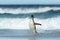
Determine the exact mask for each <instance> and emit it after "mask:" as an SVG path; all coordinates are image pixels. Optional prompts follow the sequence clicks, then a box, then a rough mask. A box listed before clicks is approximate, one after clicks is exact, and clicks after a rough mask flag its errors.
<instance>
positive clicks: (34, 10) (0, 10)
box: [0, 7, 60, 14]
mask: <svg viewBox="0 0 60 40" xmlns="http://www.w3.org/2000/svg"><path fill="white" fill-rule="evenodd" d="M50 10H54V11H56V10H60V7H42V8H41V7H39V8H23V9H22V8H17V9H13V8H0V13H2V14H3V13H12V14H21V13H25V14H26V13H41V12H47V11H50Z"/></svg>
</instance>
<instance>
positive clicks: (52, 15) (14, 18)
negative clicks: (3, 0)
mask: <svg viewBox="0 0 60 40" xmlns="http://www.w3.org/2000/svg"><path fill="white" fill-rule="evenodd" d="M31 15H34V21H35V22H38V23H41V24H42V26H37V27H38V28H37V31H38V34H36V35H33V34H32V33H31V31H30V29H29V20H30V18H31ZM0 40H60V5H0Z"/></svg>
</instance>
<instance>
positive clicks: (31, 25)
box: [29, 15, 41, 34]
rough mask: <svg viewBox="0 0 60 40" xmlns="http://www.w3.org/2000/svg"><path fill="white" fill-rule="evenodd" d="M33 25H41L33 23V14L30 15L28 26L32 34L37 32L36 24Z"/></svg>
mask: <svg viewBox="0 0 60 40" xmlns="http://www.w3.org/2000/svg"><path fill="white" fill-rule="evenodd" d="M35 25H41V24H39V23H35V22H34V16H33V15H31V18H30V23H29V27H30V30H31V31H32V33H33V34H37V31H36V26H35Z"/></svg>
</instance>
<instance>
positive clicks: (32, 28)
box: [29, 20, 36, 34]
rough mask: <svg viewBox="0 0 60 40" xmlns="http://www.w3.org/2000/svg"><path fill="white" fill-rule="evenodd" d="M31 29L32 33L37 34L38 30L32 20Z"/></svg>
mask: <svg viewBox="0 0 60 40" xmlns="http://www.w3.org/2000/svg"><path fill="white" fill-rule="evenodd" d="M29 27H30V30H31V31H32V33H33V34H36V31H35V30H36V29H35V25H34V22H33V20H30V23H29Z"/></svg>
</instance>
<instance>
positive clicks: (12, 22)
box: [0, 17, 60, 30]
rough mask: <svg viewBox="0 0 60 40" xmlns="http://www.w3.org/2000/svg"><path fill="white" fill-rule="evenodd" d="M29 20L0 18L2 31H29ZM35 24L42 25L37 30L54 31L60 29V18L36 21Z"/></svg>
mask: <svg viewBox="0 0 60 40" xmlns="http://www.w3.org/2000/svg"><path fill="white" fill-rule="evenodd" d="M29 21H30V19H28V18H20V19H19V18H14V19H13V18H9V19H8V18H0V29H29ZM35 22H37V23H41V24H42V25H41V26H37V29H43V30H54V29H60V17H56V18H49V19H36V18H35Z"/></svg>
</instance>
